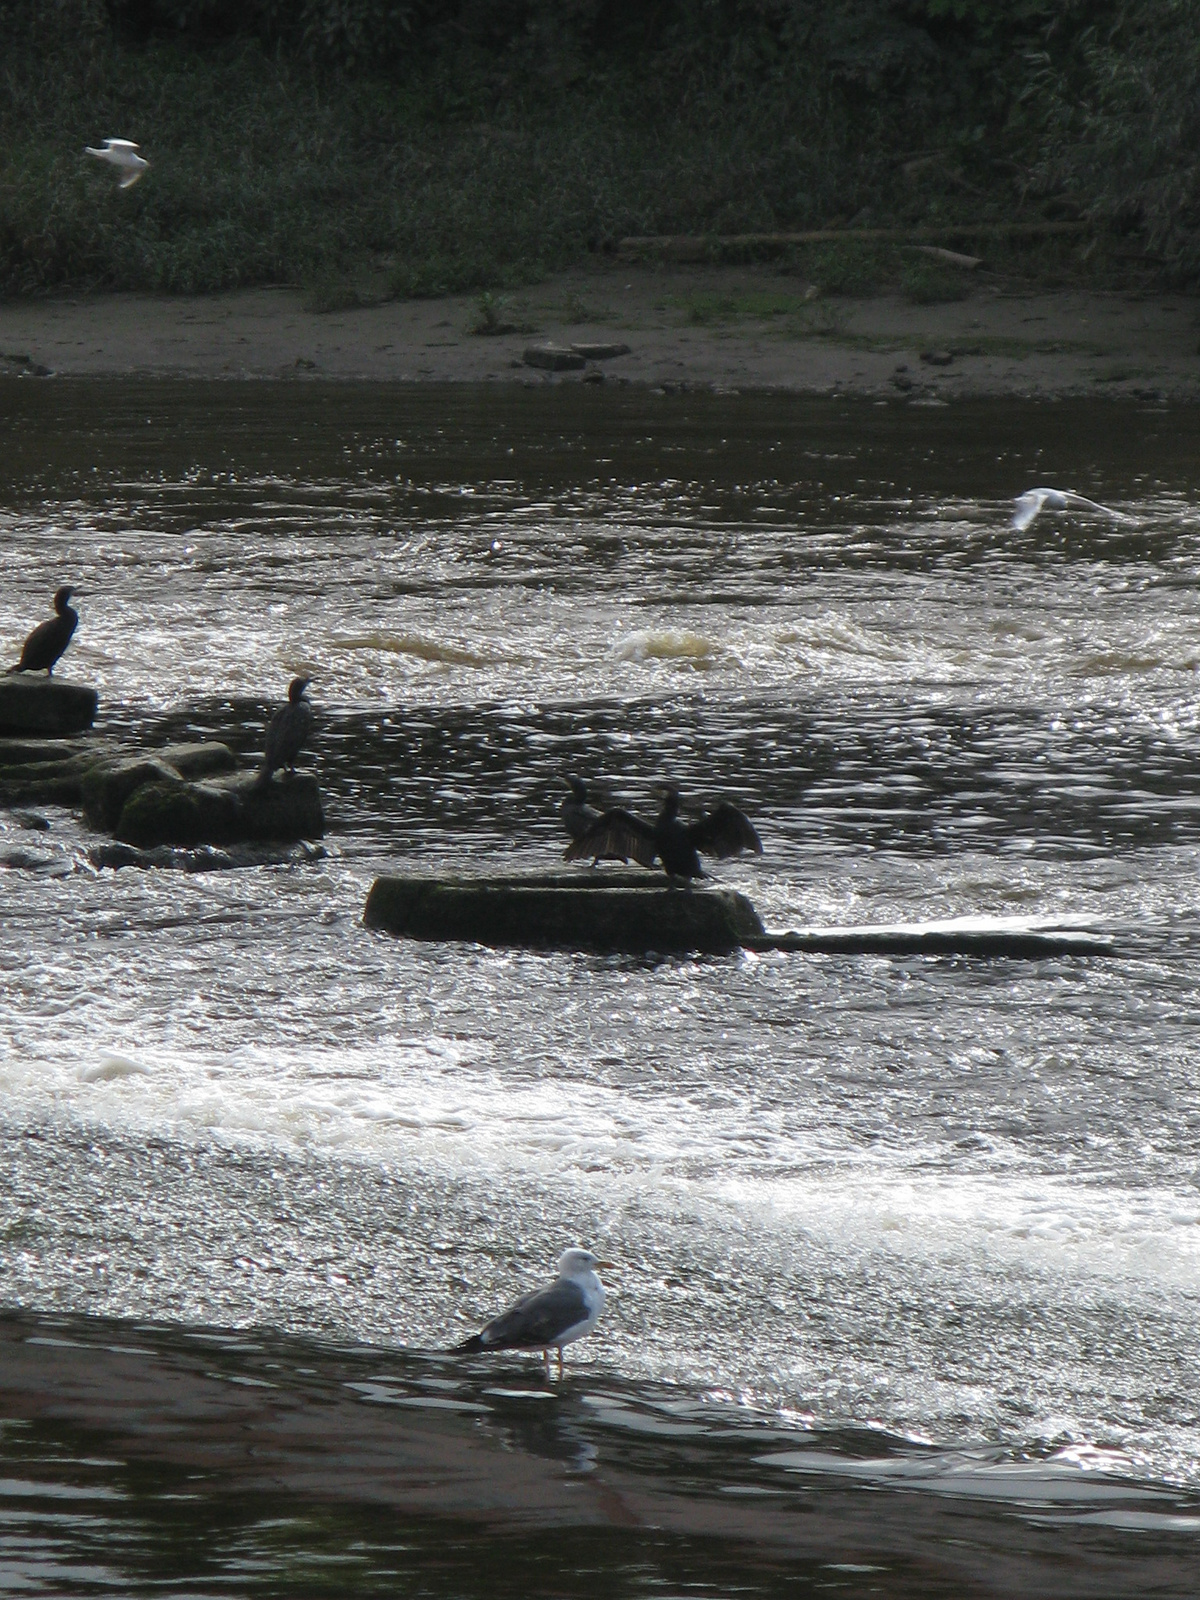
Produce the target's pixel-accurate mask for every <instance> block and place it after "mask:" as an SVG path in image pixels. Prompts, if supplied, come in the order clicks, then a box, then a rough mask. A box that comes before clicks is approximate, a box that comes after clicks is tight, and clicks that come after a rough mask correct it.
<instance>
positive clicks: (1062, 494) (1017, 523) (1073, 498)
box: [1009, 489, 1135, 533]
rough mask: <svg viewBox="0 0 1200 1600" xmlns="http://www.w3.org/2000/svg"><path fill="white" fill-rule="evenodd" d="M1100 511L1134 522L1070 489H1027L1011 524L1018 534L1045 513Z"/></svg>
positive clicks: (1108, 515)
mask: <svg viewBox="0 0 1200 1600" xmlns="http://www.w3.org/2000/svg"><path fill="white" fill-rule="evenodd" d="M1076 510H1078V511H1100V512H1103V514H1104V515H1105V516H1106V517H1112V518H1113V520H1114V521H1116V522H1133V521H1134V520H1135V519H1134V518H1133V517H1127V516H1126V515H1125V513H1124V512H1123V511H1114V510H1113V509H1112V507H1111V506H1102V505H1101V504H1100V503H1099V501H1097V500H1088V499H1086V498H1085V497H1084V496H1083V495H1081V494H1075V493H1073V491H1072V490H1070V489H1026V491H1025V493H1024V494H1021V495H1018V496H1017V498H1016V501H1015V502H1014V504H1013V515H1012V522H1011V523H1010V524H1009V526H1010V527H1013V528H1015V529H1016V530H1017V532H1018V533H1024V531H1025V529H1026V528H1027V527H1028V526H1029V524H1030V523H1031V522H1032V521H1033V519H1034V518H1035V517H1036V516H1038V515H1039V514H1040V513H1041V512H1043V511H1076Z"/></svg>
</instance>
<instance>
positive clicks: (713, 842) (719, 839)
mask: <svg viewBox="0 0 1200 1600" xmlns="http://www.w3.org/2000/svg"><path fill="white" fill-rule="evenodd" d="M688 838H689V839H690V840H691V841H692V844H693V845H694V846H695V847H696V849H697V850H700V851H702V852H703V853H704V854H705V855H709V856H716V857H718V859H719V858H721V857H722V856H736V855H737V854H739V852H740V851H742V850H753V851H754V853H755V855H758V856H760V855H762V840H761V839H760V838H759V837H758V834H757V833H755V831H754V825H753V823H752V822H751V821H750V818H749V817H748V816H747V815H746V814H745V812H744V811H739V810H738V808H737V807H736V806H734V805H730V803H729V801H728V800H722V801H721V803H720V805H718V806H714V807H713V809H712V810H711V811H709V812H706V813H705V815H704V816H703V817H701V818H700V821H699V822H693V823H692V824H691V826H690V827H689V828H688Z"/></svg>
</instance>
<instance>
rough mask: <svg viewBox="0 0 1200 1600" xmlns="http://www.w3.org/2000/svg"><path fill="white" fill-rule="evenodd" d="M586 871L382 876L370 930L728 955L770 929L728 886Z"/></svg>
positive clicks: (370, 904)
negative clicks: (677, 883) (500, 875)
mask: <svg viewBox="0 0 1200 1600" xmlns="http://www.w3.org/2000/svg"><path fill="white" fill-rule="evenodd" d="M620 876H621V878H622V879H623V880H624V881H623V882H621V883H619V884H612V886H610V883H611V880H612V879H615V878H616V877H617V874H615V873H612V874H610V873H604V872H589V873H580V874H574V875H568V874H557V875H546V876H544V877H541V878H537V877H530V878H524V879H521V878H512V877H508V878H464V877H428V876H423V877H404V878H401V877H382V878H377V879H376V880H375V883H374V884H373V886H372V888H371V892H370V894H369V895H368V896H367V904H366V908H365V910H364V912H363V921H364V922H365V924H366V925H367V927H369V928H381V929H384V930H385V931H386V932H388V933H393V934H399V935H401V936H403V937H406V938H410V939H447V940H448V939H456V940H457V939H461V940H469V941H470V942H471V943H473V944H488V945H530V946H535V947H536V946H541V947H543V948H551V949H565V950H629V951H637V952H649V951H658V952H663V953H667V952H676V951H685V950H700V951H706V952H709V953H711V954H718V955H720V954H726V953H728V952H729V951H731V950H736V949H738V948H739V947H740V946H741V945H742V943H743V942H744V941H746V940H748V939H754V938H762V937H763V925H762V923H761V922H760V921H759V918H758V913H757V912H756V911H755V909H754V907H753V906H752V905H751V904H750V901H749V900H747V899H746V897H745V895H742V894H738V893H736V892H735V891H733V890H731V889H690V888H686V887H683V886H679V887H676V886H668V880H667V879H666V878H664V877H661V876H659V875H657V874H655V875H654V876H653V877H650V876H649V875H645V876H644V878H643V880H641V881H638V880H637V879H632V881H631V878H632V875H629V874H621V875H620Z"/></svg>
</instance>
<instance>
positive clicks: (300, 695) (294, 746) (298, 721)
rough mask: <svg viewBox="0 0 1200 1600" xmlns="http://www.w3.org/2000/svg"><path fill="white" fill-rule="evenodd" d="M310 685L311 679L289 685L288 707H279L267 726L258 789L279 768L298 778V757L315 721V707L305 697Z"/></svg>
mask: <svg viewBox="0 0 1200 1600" xmlns="http://www.w3.org/2000/svg"><path fill="white" fill-rule="evenodd" d="M311 682H312V679H311V678H293V679H292V681H291V683H289V684H288V703H287V705H285V706H280V708H279V710H278V711H277V712H276V713H275V715H274V716H273V717H272V718H271V720H270V722H269V723H268V724H267V738H266V749H265V750H264V752H263V763H262V766H261V767H260V768H259V770H258V777H257V778H256V779H255V780H254V782H255V787H256V788H259V789H263V788H265V787H266V785H267V784H268V783H270V781H271V774H272V773H273V772H274V771H275V769H276V768H277V767H286V768H287V769H288V771H289V772H290V773H291V774H292V775H293V777H294V776H295V772H296V757H297V756H298V755H299V754H300V752H301V750H303V748H304V746H305V745H306V744H307V743H308V736H309V734H310V733H311V732H312V731H313V723H314V722H315V721H316V718H315V717H314V715H313V708H312V706H310V705H309V703H308V701H307V700H306V699H305V698H304V691H305V689H307V688H308V686H309V684H310V683H311Z"/></svg>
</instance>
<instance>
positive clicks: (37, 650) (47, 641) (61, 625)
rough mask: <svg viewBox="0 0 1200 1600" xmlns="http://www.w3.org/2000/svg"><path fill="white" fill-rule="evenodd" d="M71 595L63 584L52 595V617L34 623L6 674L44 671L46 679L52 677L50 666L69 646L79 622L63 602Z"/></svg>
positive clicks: (68, 588)
mask: <svg viewBox="0 0 1200 1600" xmlns="http://www.w3.org/2000/svg"><path fill="white" fill-rule="evenodd" d="M73 592H74V591H73V590H72V589H71V588H70V587H69V586H68V585H66V584H64V585H63V587H62V588H61V589H59V590H58V592H57V593H56V594H55V596H54V611H55V615H54V616H52V617H49V618H48V619H47V620H46V621H45V622H39V623H38V625H37V627H36V628H35V629H34V630H33V632H32V633H31V634H30V635H29V637H28V639H26V641H25V644H24V646H23V648H22V650H21V659H20V661H18V662H17V664H16V666H15V667H9V669H8V670H9V672H44V673H45V674H46V676H47V677H48V678H51V677H53V676H54V663H55V662H56V661H57V660H58V658H59V656H61V655H62V653H63V651H64V650H65V649H66V648H67V646H68V645H69V644H70V642H71V635H72V634H73V633H74V632H75V624H76V623H77V622H78V621H79V613H78V611H76V610H75V608H74V607H73V606H71V605H68V603H67V602H68V601H69V600H70V598H71V595H72V594H73Z"/></svg>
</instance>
